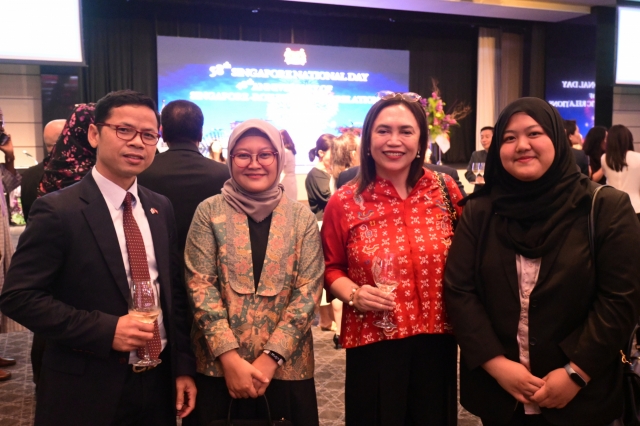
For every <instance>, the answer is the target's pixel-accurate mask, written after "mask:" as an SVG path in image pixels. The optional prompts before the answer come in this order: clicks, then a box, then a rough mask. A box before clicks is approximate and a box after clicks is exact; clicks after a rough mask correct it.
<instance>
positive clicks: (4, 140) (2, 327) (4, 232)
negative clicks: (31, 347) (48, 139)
mask: <svg viewBox="0 0 640 426" xmlns="http://www.w3.org/2000/svg"><path fill="white" fill-rule="evenodd" d="M0 151H1V152H2V153H3V154H4V163H2V164H0V213H1V217H0V220H1V221H2V223H0V262H1V264H0V290H2V289H3V288H4V283H5V275H6V273H7V270H8V269H9V265H10V263H11V258H12V255H13V246H12V245H11V236H10V235H9V211H8V209H7V202H6V198H5V196H4V194H5V192H6V193H9V192H11V191H13V190H14V189H15V188H17V187H18V186H20V182H21V181H22V177H21V176H20V175H19V174H17V173H16V169H15V166H14V161H15V155H14V153H13V141H12V140H11V135H10V134H8V133H6V132H5V128H4V113H3V112H2V109H0ZM22 330H24V328H23V327H22V326H20V324H18V323H16V322H14V321H13V320H12V319H11V318H9V317H8V316H6V315H5V314H4V312H3V313H2V314H0V333H9V332H12V331H22ZM2 355H4V354H2ZM15 364H16V360H15V359H13V358H7V357H0V367H10V366H12V365H15ZM10 378H11V373H10V372H9V371H6V370H0V381H4V380H9V379H10Z"/></svg>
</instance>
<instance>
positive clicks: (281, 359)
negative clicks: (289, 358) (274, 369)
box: [262, 349, 284, 367]
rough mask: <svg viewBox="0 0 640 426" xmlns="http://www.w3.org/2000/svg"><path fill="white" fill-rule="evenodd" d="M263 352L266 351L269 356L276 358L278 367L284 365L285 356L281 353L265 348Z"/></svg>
mask: <svg viewBox="0 0 640 426" xmlns="http://www.w3.org/2000/svg"><path fill="white" fill-rule="evenodd" d="M262 352H263V353H265V354H266V355H268V356H269V358H271V359H272V360H274V361H275V362H276V363H277V364H278V367H282V365H283V364H284V357H283V356H282V355H280V354H279V353H277V352H274V351H270V350H268V349H265V350H263V351H262Z"/></svg>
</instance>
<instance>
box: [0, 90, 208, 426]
mask: <svg viewBox="0 0 640 426" xmlns="http://www.w3.org/2000/svg"><path fill="white" fill-rule="evenodd" d="M95 119H96V122H95V123H94V124H90V125H89V129H88V140H89V143H90V144H91V146H92V147H93V148H95V149H96V151H97V159H96V166H95V167H94V168H93V169H92V170H91V172H90V173H89V174H87V175H86V176H85V177H84V178H83V179H82V180H81V181H80V182H79V183H78V184H76V185H71V186H70V187H68V188H65V189H63V190H60V191H55V192H53V193H51V194H48V195H46V196H44V197H40V198H38V199H37V200H36V202H35V203H34V204H33V206H32V209H31V218H30V220H29V223H28V224H27V227H26V228H25V230H24V232H23V233H22V235H21V236H20V241H19V243H18V248H17V250H16V253H15V255H14V258H13V260H12V262H11V267H10V268H9V271H8V273H7V277H6V283H5V287H4V288H3V290H2V294H1V295H0V309H2V312H3V313H4V314H5V315H7V316H10V317H12V318H14V319H15V320H16V321H18V322H19V323H21V324H23V325H24V326H26V327H28V328H29V329H30V330H33V331H34V332H36V333H41V334H42V335H43V336H44V337H46V338H47V342H46V347H45V353H44V358H43V364H42V374H41V376H40V380H39V381H38V390H37V400H38V401H37V404H36V413H35V423H34V424H35V425H36V426H43V425H52V426H58V425H89V424H90V425H95V426H102V425H104V426H112V425H131V424H135V425H142V426H144V425H148V426H161V425H166V426H170V425H172V426H175V424H176V415H179V416H180V417H185V416H187V415H188V414H189V413H190V412H191V411H192V410H193V407H194V403H195V396H196V395H195V394H196V389H195V386H194V382H193V378H192V377H193V376H195V359H194V356H193V352H192V350H191V345H190V340H189V323H188V322H187V315H188V309H189V306H188V302H187V294H186V290H185V286H184V276H183V274H182V269H181V267H180V266H181V263H180V253H179V252H178V245H177V235H176V227H175V220H174V218H173V208H172V206H171V203H170V202H169V200H168V199H167V198H166V197H164V196H162V195H159V194H156V193H154V192H152V191H149V190H147V189H146V188H143V187H142V186H140V185H138V184H137V182H136V176H137V175H138V174H139V173H140V172H142V170H144V169H145V168H147V167H148V166H149V164H151V162H152V161H153V157H154V155H155V151H156V144H157V142H158V139H159V136H160V135H159V134H158V133H157V132H158V128H159V125H160V123H159V118H158V115H157V112H156V105H155V102H154V101H153V100H152V99H151V98H149V97H148V96H146V95H143V94H141V93H138V92H133V91H130V90H123V91H118V92H111V93H109V94H107V95H106V96H105V97H103V98H102V99H100V100H99V101H98V103H97V104H96V107H95ZM133 280H141V281H158V283H159V285H158V287H159V293H160V294H159V299H160V305H161V313H160V316H159V317H158V319H157V321H155V322H154V323H143V322H140V321H138V320H136V319H135V318H134V317H133V316H132V315H131V314H128V300H129V299H130V298H131V295H130V283H131V282H132V281H133ZM147 342H149V344H148V348H149V352H151V357H152V358H156V357H159V359H161V360H162V363H161V364H159V365H158V366H157V367H155V368H151V369H146V368H144V369H142V370H140V369H136V368H135V367H136V366H134V365H132V364H135V363H136V362H137V361H138V359H139V356H141V355H142V353H141V352H139V351H138V349H140V348H141V347H145V346H147ZM78 401H82V403H78ZM70 407H72V408H70ZM176 410H177V414H176Z"/></svg>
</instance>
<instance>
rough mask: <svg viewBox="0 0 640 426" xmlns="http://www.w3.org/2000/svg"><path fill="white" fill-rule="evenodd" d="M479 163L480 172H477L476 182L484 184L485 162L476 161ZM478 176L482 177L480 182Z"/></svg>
mask: <svg viewBox="0 0 640 426" xmlns="http://www.w3.org/2000/svg"><path fill="white" fill-rule="evenodd" d="M476 164H477V165H478V173H476V183H478V184H482V185H484V164H485V163H476ZM478 178H481V179H482V181H481V182H478Z"/></svg>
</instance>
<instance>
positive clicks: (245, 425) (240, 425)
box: [209, 395, 294, 426]
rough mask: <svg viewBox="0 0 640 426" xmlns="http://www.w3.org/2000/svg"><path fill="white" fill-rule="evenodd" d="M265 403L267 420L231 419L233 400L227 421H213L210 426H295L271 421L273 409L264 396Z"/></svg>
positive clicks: (286, 421)
mask: <svg viewBox="0 0 640 426" xmlns="http://www.w3.org/2000/svg"><path fill="white" fill-rule="evenodd" d="M262 397H263V398H264V403H265V404H266V406H267V418H266V419H259V420H232V419H231V406H232V405H233V401H234V400H233V399H232V400H231V402H230V403H229V414H228V415H227V419H226V420H213V421H212V422H211V423H209V426H294V424H293V423H292V422H290V421H289V420H285V419H284V418H283V419H282V420H271V409H270V408H269V401H268V400H267V397H266V395H262Z"/></svg>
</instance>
